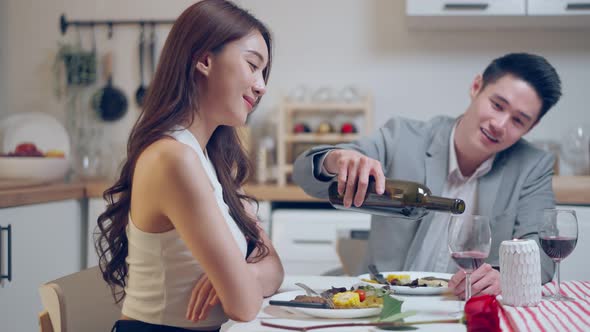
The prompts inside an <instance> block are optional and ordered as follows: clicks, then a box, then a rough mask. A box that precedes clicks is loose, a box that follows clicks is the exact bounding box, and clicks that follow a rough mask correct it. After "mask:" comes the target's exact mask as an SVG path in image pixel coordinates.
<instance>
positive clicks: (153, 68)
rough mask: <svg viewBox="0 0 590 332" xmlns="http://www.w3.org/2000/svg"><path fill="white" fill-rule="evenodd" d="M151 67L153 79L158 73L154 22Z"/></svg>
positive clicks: (151, 36)
mask: <svg viewBox="0 0 590 332" xmlns="http://www.w3.org/2000/svg"><path fill="white" fill-rule="evenodd" d="M150 61H151V63H150V68H151V80H153V79H154V75H155V73H156V63H157V61H156V25H155V24H153V23H152V31H151V33H150Z"/></svg>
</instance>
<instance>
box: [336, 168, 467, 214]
mask: <svg viewBox="0 0 590 332" xmlns="http://www.w3.org/2000/svg"><path fill="white" fill-rule="evenodd" d="M328 193H329V199H330V203H331V204H332V206H334V207H335V208H338V209H342V210H354V211H358V212H363V213H369V214H376V215H381V216H387V217H401V218H406V219H411V220H419V219H421V218H422V217H424V216H425V215H427V214H428V212H429V211H442V212H449V213H454V214H461V213H463V212H464V211H465V202H464V201H463V200H461V199H457V198H446V197H439V196H434V195H432V192H431V191H430V189H429V188H428V187H426V186H425V185H423V184H420V183H416V182H410V181H402V180H392V179H386V180H385V192H384V193H383V194H382V195H379V194H377V190H376V187H375V180H374V179H373V178H372V177H371V178H370V179H369V187H368V188H367V193H366V195H365V201H364V202H363V204H362V205H361V206H359V207H356V206H354V204H353V205H352V206H351V207H349V208H346V207H344V202H343V200H344V195H340V194H338V181H337V180H333V181H332V183H331V184H330V187H329V189H328Z"/></svg>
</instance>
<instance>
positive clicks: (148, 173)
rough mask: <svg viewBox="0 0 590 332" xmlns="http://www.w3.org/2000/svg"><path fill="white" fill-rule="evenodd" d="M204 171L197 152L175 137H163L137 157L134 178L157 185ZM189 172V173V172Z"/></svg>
mask: <svg viewBox="0 0 590 332" xmlns="http://www.w3.org/2000/svg"><path fill="white" fill-rule="evenodd" d="M201 172H202V173H203V174H205V173H204V169H203V165H202V164H201V162H200V161H199V156H198V155H197V153H196V152H195V151H194V150H193V149H192V148H191V147H190V146H188V145H186V144H184V143H181V142H179V141H177V140H175V139H173V138H162V139H160V140H157V141H155V142H154V143H152V144H150V145H149V146H148V147H147V148H146V149H145V150H144V151H143V152H142V153H141V154H140V156H139V158H138V159H137V164H136V166H135V174H134V178H135V177H136V178H137V179H142V180H146V181H148V182H152V183H154V182H155V183H154V184H156V185H161V184H162V183H161V182H162V181H166V182H170V181H174V182H176V181H177V180H176V179H177V178H178V177H181V178H184V177H186V176H187V175H189V174H190V173H193V174H194V173H196V174H200V173H201ZM187 173H188V174H187Z"/></svg>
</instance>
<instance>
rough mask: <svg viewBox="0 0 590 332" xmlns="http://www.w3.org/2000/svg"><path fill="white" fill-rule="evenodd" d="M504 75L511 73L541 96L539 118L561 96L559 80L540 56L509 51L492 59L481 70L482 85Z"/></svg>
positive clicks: (554, 71)
mask: <svg viewBox="0 0 590 332" xmlns="http://www.w3.org/2000/svg"><path fill="white" fill-rule="evenodd" d="M505 75H513V76H515V77H517V78H519V79H521V80H523V81H525V82H527V83H528V84H530V86H532V87H533V89H535V91H536V92H537V95H539V98H541V101H542V105H541V112H540V113H539V118H538V119H537V120H540V119H541V118H542V117H543V116H544V115H545V114H546V113H547V111H549V109H551V107H553V105H555V104H556V103H557V101H558V100H559V98H560V97H561V80H560V79H559V75H558V74H557V71H556V70H555V68H553V66H552V65H551V64H550V63H549V62H548V61H547V60H546V59H545V58H543V57H542V56H540V55H535V54H529V53H509V54H506V55H504V56H502V57H499V58H497V59H495V60H494V61H492V62H491V63H490V64H489V65H488V67H487V68H486V69H485V71H484V72H483V87H485V86H486V85H488V84H491V83H494V82H496V81H497V80H498V79H500V78H501V77H503V76H505Z"/></svg>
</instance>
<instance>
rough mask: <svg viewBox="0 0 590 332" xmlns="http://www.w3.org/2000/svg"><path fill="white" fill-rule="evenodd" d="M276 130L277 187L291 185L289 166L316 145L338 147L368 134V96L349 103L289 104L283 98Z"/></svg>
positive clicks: (370, 105) (370, 115) (370, 119)
mask: <svg viewBox="0 0 590 332" xmlns="http://www.w3.org/2000/svg"><path fill="white" fill-rule="evenodd" d="M278 122H279V123H278V127H277V171H278V172H277V173H278V174H277V176H278V179H277V183H278V185H279V186H285V185H286V184H287V183H289V182H291V181H290V178H291V174H292V173H293V162H294V161H295V159H296V158H297V156H298V155H299V154H301V153H302V152H303V151H305V150H307V149H309V148H311V147H312V146H315V145H320V144H330V145H334V144H339V143H346V142H351V141H354V140H357V139H359V138H360V137H361V136H362V135H366V134H368V133H370V132H371V127H372V124H373V101H372V97H371V96H370V95H367V96H364V97H359V98H357V99H355V100H353V101H349V102H333V101H313V102H311V101H310V102H305V101H292V100H290V99H289V98H283V100H282V101H281V103H280V107H279V121H278Z"/></svg>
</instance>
